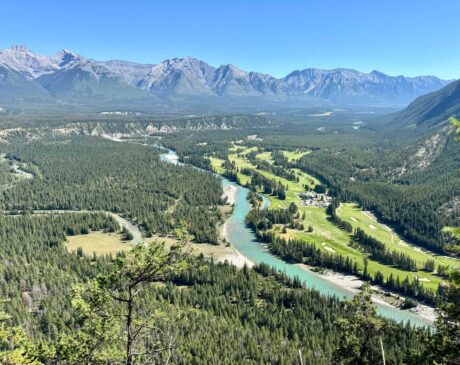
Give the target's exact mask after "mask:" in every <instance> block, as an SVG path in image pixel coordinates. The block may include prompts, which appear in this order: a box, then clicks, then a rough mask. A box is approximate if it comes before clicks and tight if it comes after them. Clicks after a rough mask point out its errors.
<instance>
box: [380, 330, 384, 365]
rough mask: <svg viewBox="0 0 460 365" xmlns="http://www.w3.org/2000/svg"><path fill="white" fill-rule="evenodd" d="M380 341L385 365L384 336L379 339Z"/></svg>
mask: <svg viewBox="0 0 460 365" xmlns="http://www.w3.org/2000/svg"><path fill="white" fill-rule="evenodd" d="M379 340H380V349H381V350H382V360H383V365H385V350H384V349H383V340H382V336H380V337H379Z"/></svg>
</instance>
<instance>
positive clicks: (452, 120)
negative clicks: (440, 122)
mask: <svg viewBox="0 0 460 365" xmlns="http://www.w3.org/2000/svg"><path fill="white" fill-rule="evenodd" d="M449 122H450V123H451V124H452V125H453V126H454V127H455V128H456V130H457V141H460V121H458V119H457V118H455V117H451V118H449Z"/></svg>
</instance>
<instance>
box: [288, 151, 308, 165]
mask: <svg viewBox="0 0 460 365" xmlns="http://www.w3.org/2000/svg"><path fill="white" fill-rule="evenodd" d="M310 152H311V151H283V154H284V156H286V158H287V159H288V161H289V162H291V161H294V160H298V159H299V158H301V157H302V156H305V155H307V154H309V153H310Z"/></svg>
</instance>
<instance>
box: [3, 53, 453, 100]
mask: <svg viewBox="0 0 460 365" xmlns="http://www.w3.org/2000/svg"><path fill="white" fill-rule="evenodd" d="M448 83H449V81H447V80H441V79H439V78H437V77H434V76H418V77H404V76H396V77H393V76H388V75H386V74H384V73H381V72H379V71H372V72H370V73H362V72H359V71H356V70H351V69H344V68H340V69H334V70H321V69H315V68H308V69H304V70H297V71H293V72H291V73H290V74H288V75H287V76H285V77H283V78H275V77H273V76H270V75H268V74H263V73H259V72H246V71H243V70H241V69H239V68H237V67H236V66H234V65H230V64H229V65H222V66H219V67H217V68H216V67H213V66H210V65H209V64H207V63H206V62H204V61H201V60H197V59H195V58H191V57H185V58H173V59H168V60H165V61H163V62H161V63H159V64H139V63H134V62H127V61H119V60H113V61H96V60H92V59H89V58H85V57H83V56H81V55H78V54H76V53H74V52H71V51H67V50H63V51H60V52H58V53H57V54H56V55H54V56H43V55H39V54H37V53H34V52H32V51H31V50H29V49H28V48H26V47H24V46H13V47H11V48H8V49H5V50H2V51H0V106H1V105H2V104H14V103H19V102H20V103H28V102H37V103H44V102H49V103H57V104H59V105H72V104H74V105H99V106H102V105H104V106H105V105H120V104H122V105H124V104H123V103H125V104H130V105H131V104H132V103H134V102H140V101H142V105H144V106H148V105H150V106H154V107H160V106H165V105H168V103H185V104H187V103H189V104H193V103H202V104H206V103H223V104H225V103H228V104H233V105H238V104H240V105H243V104H245V103H256V104H257V103H260V104H261V105H277V106H281V105H291V106H292V105H295V106H302V105H305V104H306V103H309V104H310V105H312V104H313V105H324V104H329V105H373V106H403V105H407V104H408V103H410V102H411V101H412V100H414V99H415V98H416V97H418V96H420V95H423V94H426V93H430V92H433V91H436V90H438V89H440V88H442V87H443V86H445V85H446V84H448Z"/></svg>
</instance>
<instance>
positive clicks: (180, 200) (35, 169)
mask: <svg viewBox="0 0 460 365" xmlns="http://www.w3.org/2000/svg"><path fill="white" fill-rule="evenodd" d="M3 151H4V152H5V153H6V157H7V159H10V160H14V161H21V162H24V163H26V164H27V165H28V166H29V167H30V169H31V172H32V174H33V175H34V177H33V178H31V179H28V180H26V181H21V183H19V184H13V186H11V187H9V188H8V189H4V190H3V192H2V195H3V199H2V206H3V209H4V210H27V209H41V210H104V211H110V212H115V213H120V214H123V215H126V216H127V217H128V218H130V219H131V220H133V221H134V222H136V223H137V224H140V225H141V226H142V228H143V230H144V232H145V234H146V235H147V236H150V235H152V234H153V233H168V232H170V231H171V230H172V229H173V228H174V227H175V225H176V223H177V222H179V221H180V220H186V221H187V222H189V223H190V230H191V233H192V234H193V235H195V237H196V239H197V240H198V241H200V242H211V243H216V242H217V233H216V225H217V224H218V222H219V220H220V219H221V216H220V212H219V210H218V209H217V207H216V206H217V205H218V204H220V203H222V202H221V200H220V197H221V195H222V188H221V186H220V182H219V181H218V179H217V178H215V177H214V176H212V175H211V174H208V173H204V172H200V171H198V170H195V169H192V168H178V167H175V166H171V165H167V164H164V163H161V162H160V161H159V153H160V150H158V149H156V148H154V147H149V146H142V145H138V144H132V143H117V142H112V141H108V140H103V139H100V138H99V139H97V138H91V137H74V138H71V139H62V138H58V139H52V140H49V141H38V142H34V143H26V144H21V143H17V144H15V145H7V146H3Z"/></svg>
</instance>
